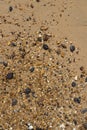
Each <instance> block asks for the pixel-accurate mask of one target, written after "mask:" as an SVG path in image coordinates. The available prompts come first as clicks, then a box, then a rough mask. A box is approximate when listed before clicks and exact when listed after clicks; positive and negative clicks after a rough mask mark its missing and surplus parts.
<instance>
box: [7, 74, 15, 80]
mask: <svg viewBox="0 0 87 130" xmlns="http://www.w3.org/2000/svg"><path fill="white" fill-rule="evenodd" d="M6 79H9V80H10V79H13V73H12V72H11V73H8V74H7V75H6Z"/></svg>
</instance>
